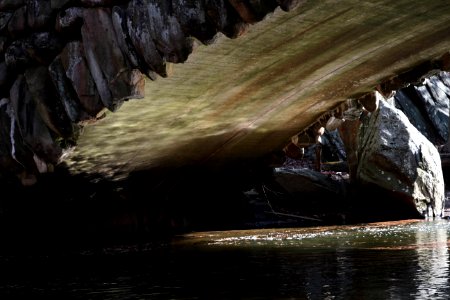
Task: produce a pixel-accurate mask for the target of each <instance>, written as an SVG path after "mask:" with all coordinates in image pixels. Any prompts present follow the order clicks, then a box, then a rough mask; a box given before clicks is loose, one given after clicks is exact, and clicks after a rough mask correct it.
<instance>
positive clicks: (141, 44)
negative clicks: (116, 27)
mask: <svg viewBox="0 0 450 300" xmlns="http://www.w3.org/2000/svg"><path fill="white" fill-rule="evenodd" d="M147 15H148V13H147V12H146V6H145V2H144V0H132V1H130V3H129V4H128V7H127V28H128V34H129V36H130V39H131V42H132V44H133V46H134V48H135V49H136V52H137V53H138V54H139V56H140V57H142V61H144V62H145V65H146V66H145V69H150V70H152V71H154V72H155V73H157V74H159V75H160V76H162V77H167V71H166V61H165V60H164V59H163V57H162V55H161V54H160V53H159V52H158V51H157V50H156V45H155V42H154V41H153V37H152V35H151V34H150V26H148V24H147V22H148V17H147Z"/></svg>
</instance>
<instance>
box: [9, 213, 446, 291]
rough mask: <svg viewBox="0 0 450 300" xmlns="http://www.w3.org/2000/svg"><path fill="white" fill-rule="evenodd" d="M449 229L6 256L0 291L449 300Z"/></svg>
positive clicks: (374, 228)
mask: <svg viewBox="0 0 450 300" xmlns="http://www.w3.org/2000/svg"><path fill="white" fill-rule="evenodd" d="M449 231H450V223H449V222H448V221H446V220H438V221H418V220H410V221H399V222H384V223H373V224H365V225H359V226H333V227H312V228H285V229H259V230H240V231H224V232H199V233H192V234H188V235H184V236H180V237H177V238H176V239H174V240H173V241H171V242H170V243H167V244H163V245H160V246H158V247H155V246H151V247H150V246H145V245H144V246H143V247H142V248H141V249H140V250H139V248H138V247H130V246H128V247H124V246H122V247H111V248H105V249H103V250H102V251H86V252H82V253H72V254H65V255H52V256H33V255H30V256H26V257H24V256H20V257H15V256H4V257H2V258H1V260H0V280H1V284H0V298H1V299H19V298H20V299H32V298H37V297H39V296H41V297H45V298H46V299H448V295H449V294H450V283H449V279H448V277H449V276H448V275H449V253H448V245H449V240H448V235H449Z"/></svg>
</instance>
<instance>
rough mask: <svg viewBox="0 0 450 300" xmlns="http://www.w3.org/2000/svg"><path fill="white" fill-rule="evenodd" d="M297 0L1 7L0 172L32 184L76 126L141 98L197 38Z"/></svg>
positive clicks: (231, 33) (30, 0)
mask: <svg viewBox="0 0 450 300" xmlns="http://www.w3.org/2000/svg"><path fill="white" fill-rule="evenodd" d="M298 2H299V1H298V0H265V1H254V0H240V1H237V0H190V1H185V0H172V1H157V0H0V124H1V127H0V128H1V130H0V139H1V142H0V174H10V175H15V176H18V178H20V179H21V181H22V183H23V184H32V183H33V182H34V181H35V180H36V175H37V174H38V173H42V172H47V171H49V170H51V169H52V168H53V166H54V165H55V164H57V163H58V162H59V161H60V159H61V157H62V156H63V154H64V152H65V151H66V150H67V149H70V148H71V147H73V146H74V145H75V144H76V142H77V139H78V136H79V134H80V131H81V129H82V127H83V126H84V125H85V124H86V123H89V122H95V121H96V120H97V119H99V118H101V117H102V116H103V115H104V111H105V109H107V110H110V111H115V110H117V109H118V108H119V107H120V106H121V104H122V103H123V102H124V101H125V100H128V99H133V98H142V97H143V96H144V79H145V77H148V78H150V79H152V80H154V79H156V78H157V76H161V77H166V76H167V70H166V67H167V63H183V62H184V61H186V59H187V58H188V56H189V54H190V53H191V52H192V50H193V43H194V39H197V40H199V41H200V42H202V43H203V44H209V43H211V42H213V41H214V37H215V36H216V35H217V33H219V32H220V33H222V34H224V35H225V36H227V37H228V38H236V37H238V36H240V35H241V34H243V33H244V32H245V30H246V28H247V27H248V26H249V24H252V23H255V22H258V21H261V20H262V19H263V18H264V17H265V16H266V15H267V14H268V13H271V12H273V11H274V10H275V9H276V8H277V7H281V9H283V10H285V11H288V10H290V9H292V8H293V7H294V6H295V5H297V4H298Z"/></svg>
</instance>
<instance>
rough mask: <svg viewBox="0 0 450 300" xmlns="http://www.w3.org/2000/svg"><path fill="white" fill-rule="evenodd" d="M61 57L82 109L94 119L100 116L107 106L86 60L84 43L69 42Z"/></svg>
mask: <svg viewBox="0 0 450 300" xmlns="http://www.w3.org/2000/svg"><path fill="white" fill-rule="evenodd" d="M60 59H61V63H62V65H63V67H64V70H65V73H66V76H67V78H68V79H69V80H70V81H71V83H72V87H73V89H74V90H75V92H76V94H77V96H78V99H79V101H80V105H81V107H82V109H83V110H84V111H86V112H87V113H88V114H89V116H90V118H91V119H92V120H95V119H97V118H100V117H101V116H102V115H103V111H104V109H105V106H104V105H103V103H102V101H101V99H100V95H99V93H98V91H97V88H96V87H95V82H94V79H93V78H92V75H91V73H90V71H89V68H88V65H87V62H86V60H85V57H84V49H83V44H82V43H81V42H77V41H74V42H70V43H68V44H67V45H66V47H65V48H64V50H63V51H62V52H61V54H60Z"/></svg>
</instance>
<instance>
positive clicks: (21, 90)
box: [11, 75, 62, 164]
mask: <svg viewBox="0 0 450 300" xmlns="http://www.w3.org/2000/svg"><path fill="white" fill-rule="evenodd" d="M11 106H12V108H13V111H14V116H15V118H16V120H17V126H18V129H19V130H20V133H21V136H22V138H23V140H24V142H25V143H26V144H27V145H28V147H29V148H30V149H31V150H32V151H33V153H35V154H36V155H37V156H38V157H40V158H41V159H43V160H44V161H46V162H48V163H52V164H57V163H58V161H59V158H60V157H61V154H62V149H61V148H60V147H59V145H57V144H56V143H55V141H54V139H53V137H52V134H51V133H50V131H49V129H48V127H47V125H46V124H45V122H44V120H43V119H42V117H41V114H40V113H39V108H38V105H37V103H36V102H35V101H34V100H33V97H32V95H31V93H30V91H29V89H28V85H27V84H26V82H25V79H24V77H23V76H22V75H21V76H19V77H18V78H17V80H16V81H15V83H14V84H13V86H12V88H11ZM31 157H32V156H31Z"/></svg>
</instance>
